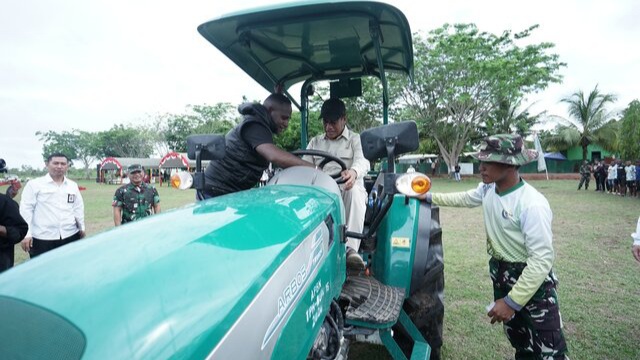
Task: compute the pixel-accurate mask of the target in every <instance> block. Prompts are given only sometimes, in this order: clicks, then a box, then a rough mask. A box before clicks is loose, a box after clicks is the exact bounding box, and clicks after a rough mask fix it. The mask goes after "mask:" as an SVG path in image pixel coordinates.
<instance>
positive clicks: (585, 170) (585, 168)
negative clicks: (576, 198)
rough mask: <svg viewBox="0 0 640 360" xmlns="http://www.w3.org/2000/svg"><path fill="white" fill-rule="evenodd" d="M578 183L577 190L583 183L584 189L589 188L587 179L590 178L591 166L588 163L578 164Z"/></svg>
mask: <svg viewBox="0 0 640 360" xmlns="http://www.w3.org/2000/svg"><path fill="white" fill-rule="evenodd" d="M580 175H582V176H581V177H580V184H578V190H580V188H582V184H584V189H585V190H589V180H591V166H590V165H589V164H582V165H580Z"/></svg>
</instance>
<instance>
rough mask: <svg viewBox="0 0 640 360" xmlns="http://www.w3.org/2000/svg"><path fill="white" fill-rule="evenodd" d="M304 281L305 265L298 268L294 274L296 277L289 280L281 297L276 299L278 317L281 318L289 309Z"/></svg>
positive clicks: (305, 277) (305, 278) (305, 276)
mask: <svg viewBox="0 0 640 360" xmlns="http://www.w3.org/2000/svg"><path fill="white" fill-rule="evenodd" d="M306 280H307V267H306V264H305V265H303V266H302V267H301V268H300V270H299V271H298V273H297V274H296V277H294V278H293V279H291V282H290V283H289V285H287V287H286V288H284V291H283V292H282V295H281V296H280V297H279V298H278V317H281V316H282V315H283V314H284V313H285V311H286V310H287V309H288V308H289V305H291V300H293V299H294V298H296V297H297V295H298V293H299V292H300V290H302V285H303V284H304V283H305V281H306Z"/></svg>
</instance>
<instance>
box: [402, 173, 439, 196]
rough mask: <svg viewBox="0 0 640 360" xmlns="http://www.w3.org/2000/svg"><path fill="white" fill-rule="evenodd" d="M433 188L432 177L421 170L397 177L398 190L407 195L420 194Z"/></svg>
mask: <svg viewBox="0 0 640 360" xmlns="http://www.w3.org/2000/svg"><path fill="white" fill-rule="evenodd" d="M430 189H431V179H429V177H428V176H427V175H425V174H422V173H419V172H412V173H406V174H404V175H401V176H399V177H398V178H397V179H396V190H398V192H399V193H401V194H404V195H407V196H418V195H422V194H424V193H426V192H427V191H429V190H430Z"/></svg>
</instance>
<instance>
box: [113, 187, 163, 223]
mask: <svg viewBox="0 0 640 360" xmlns="http://www.w3.org/2000/svg"><path fill="white" fill-rule="evenodd" d="M159 202H160V195H158V190H156V188H155V187H153V186H151V185H148V184H146V183H144V182H143V183H141V184H140V186H135V185H134V184H127V185H122V186H121V187H119V188H118V190H116V193H115V195H114V196H113V206H114V207H115V206H117V207H121V208H122V223H123V224H124V223H128V222H131V221H134V220H138V219H141V218H143V217H146V216H149V215H151V214H152V213H153V206H154V205H156V204H158V203H159Z"/></svg>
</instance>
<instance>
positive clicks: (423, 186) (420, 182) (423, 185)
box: [411, 175, 431, 194]
mask: <svg viewBox="0 0 640 360" xmlns="http://www.w3.org/2000/svg"><path fill="white" fill-rule="evenodd" d="M430 189H431V180H430V179H429V178H428V177H427V176H425V175H423V176H416V177H414V178H413V179H412V180H411V190H413V191H415V192H416V193H418V194H424V193H426V192H427V191H429V190H430Z"/></svg>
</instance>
